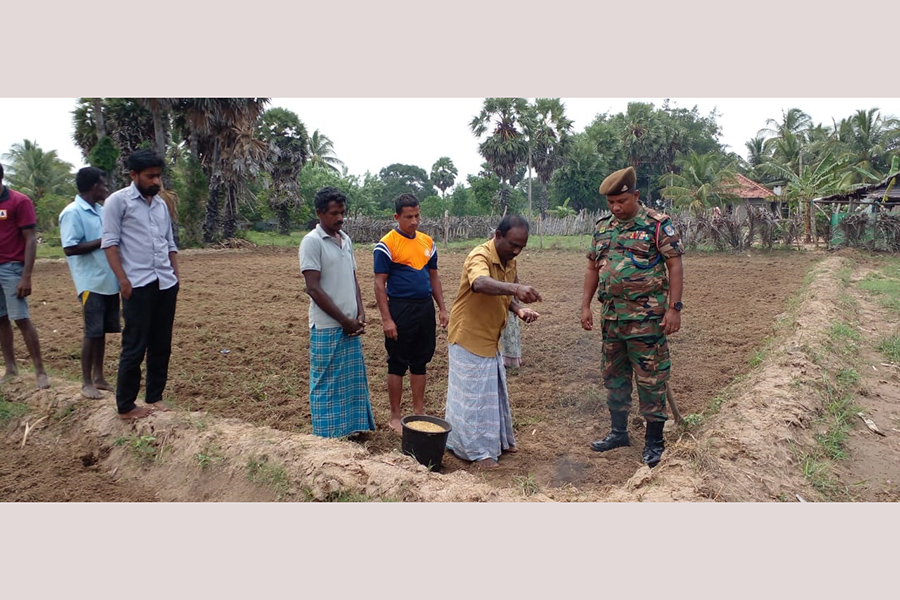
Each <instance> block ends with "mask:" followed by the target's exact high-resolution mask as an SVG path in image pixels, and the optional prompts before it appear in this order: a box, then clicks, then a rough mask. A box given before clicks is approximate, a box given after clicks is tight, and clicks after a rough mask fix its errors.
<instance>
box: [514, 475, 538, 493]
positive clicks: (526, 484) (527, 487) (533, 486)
mask: <svg viewBox="0 0 900 600" xmlns="http://www.w3.org/2000/svg"><path fill="white" fill-rule="evenodd" d="M513 483H515V484H516V487H518V488H519V491H520V492H522V495H523V496H531V495H534V494H537V493H538V485H537V482H535V480H534V475H532V474H530V473H529V474H528V476H527V477H526V476H524V475H516V476H514V477H513Z"/></svg>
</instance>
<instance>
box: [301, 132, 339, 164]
mask: <svg viewBox="0 0 900 600" xmlns="http://www.w3.org/2000/svg"><path fill="white" fill-rule="evenodd" d="M309 163H310V165H312V166H317V167H327V168H329V169H332V170H333V171H336V172H338V173H340V172H341V169H340V168H341V167H343V166H344V163H343V162H342V161H341V160H340V159H339V158H338V157H337V156H335V154H334V142H332V141H331V139H329V137H328V136H327V135H325V134H323V133H319V130H318V129H316V130H315V131H313V132H312V135H311V136H309Z"/></svg>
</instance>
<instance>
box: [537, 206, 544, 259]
mask: <svg viewBox="0 0 900 600" xmlns="http://www.w3.org/2000/svg"><path fill="white" fill-rule="evenodd" d="M538 237H539V238H540V242H539V243H538V249H540V250H543V249H544V214H543V211H541V214H540V215H538Z"/></svg>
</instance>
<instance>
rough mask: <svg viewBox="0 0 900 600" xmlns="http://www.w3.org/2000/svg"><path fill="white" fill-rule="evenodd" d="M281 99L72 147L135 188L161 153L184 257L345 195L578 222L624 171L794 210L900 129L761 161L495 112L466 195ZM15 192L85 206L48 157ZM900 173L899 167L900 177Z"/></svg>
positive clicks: (875, 113)
mask: <svg viewBox="0 0 900 600" xmlns="http://www.w3.org/2000/svg"><path fill="white" fill-rule="evenodd" d="M269 104H270V99H268V98H81V99H79V100H78V102H77V105H76V106H75V108H74V110H73V111H72V123H73V134H72V137H73V140H74V141H75V143H76V145H77V146H78V147H79V148H80V150H81V152H82V154H83V156H84V160H85V162H86V163H88V164H90V165H93V166H97V167H99V168H102V169H104V170H105V171H107V173H109V174H110V179H111V181H110V187H111V188H112V189H115V187H116V186H124V185H127V184H128V183H130V179H129V177H128V173H127V169H126V167H125V161H126V160H127V157H128V156H129V155H130V154H131V153H132V152H134V151H135V150H137V149H138V148H145V147H149V148H152V149H154V150H155V151H156V152H158V153H159V154H160V155H162V156H164V157H165V159H166V162H167V165H168V168H167V169H166V172H165V178H164V182H163V184H164V191H163V192H162V195H163V196H164V198H165V199H166V201H167V202H168V203H169V205H170V207H171V208H172V210H173V213H175V214H176V219H177V222H178V226H179V227H178V229H179V232H180V241H181V243H182V245H195V244H202V243H212V242H216V241H219V240H222V239H226V238H231V237H234V236H235V235H237V234H238V231H239V229H240V228H241V227H242V226H244V225H246V224H257V226H262V227H271V228H274V229H276V230H277V231H279V232H280V233H283V234H286V233H289V232H290V230H291V229H298V228H306V227H308V225H309V223H310V221H311V219H313V218H314V211H313V208H312V199H313V196H314V195H315V191H316V190H317V189H319V188H321V187H322V186H324V185H334V186H336V187H339V188H341V189H342V190H343V191H344V192H345V193H346V194H347V196H348V199H349V206H348V208H349V210H350V213H351V215H352V216H360V215H365V216H389V215H390V214H392V213H393V199H394V198H395V197H396V196H398V195H399V194H402V193H406V192H411V193H414V194H416V195H417V196H418V197H419V199H420V201H421V206H422V212H423V215H425V216H427V217H440V216H442V215H443V214H444V212H445V211H447V212H449V213H450V214H451V215H456V216H466V215H470V216H479V215H493V214H501V213H503V212H504V211H508V210H511V211H515V212H522V213H526V214H532V215H536V214H538V213H540V214H544V215H546V214H548V213H552V214H554V215H555V216H560V217H564V216H566V215H568V214H572V213H575V212H578V211H580V210H582V209H586V210H590V211H594V210H604V209H605V208H606V203H605V199H604V198H603V197H602V196H600V194H599V193H598V191H597V186H598V185H599V182H600V181H602V180H603V178H604V177H605V176H606V175H608V174H609V173H610V172H612V171H614V170H616V169H620V168H622V167H623V166H626V165H632V166H634V167H635V169H636V170H637V174H638V182H637V183H638V187H639V188H640V189H641V197H642V199H643V200H644V201H645V202H646V203H648V204H650V205H652V206H657V207H666V208H671V207H673V206H674V207H678V208H687V207H690V208H695V209H702V208H707V207H712V206H717V205H722V204H726V203H729V202H732V201H733V200H734V197H733V196H732V195H731V192H730V190H731V189H732V187H731V186H733V184H734V179H735V176H736V175H737V174H738V173H740V174H743V175H745V176H747V177H749V178H750V179H752V180H754V181H757V182H759V183H761V184H763V185H765V186H767V187H770V188H774V187H780V188H781V190H782V196H783V198H782V199H784V200H787V201H788V202H796V201H797V200H800V199H808V198H812V197H816V196H821V195H826V194H831V193H835V192H841V191H846V190H849V189H851V188H852V187H853V186H855V185H859V184H865V183H871V182H874V181H879V180H881V179H883V178H884V177H885V176H887V175H888V174H890V173H891V172H892V165H891V162H892V158H893V157H895V156H897V155H898V148H900V122H898V120H897V119H896V118H895V117H893V116H890V115H882V114H881V113H880V111H879V109H878V108H869V109H861V110H858V111H857V112H856V113H854V114H852V115H850V116H849V117H847V118H845V119H842V120H840V121H835V122H833V123H832V124H830V125H829V124H815V123H813V121H812V119H811V118H810V116H809V115H808V114H806V113H805V112H803V111H802V110H801V109H799V108H790V109H788V110H786V111H784V112H783V113H782V115H781V116H780V118H773V119H768V120H767V121H766V123H765V124H764V125H765V126H764V127H763V128H761V129H760V131H759V133H758V134H757V136H756V137H754V138H753V139H752V140H749V141H747V142H746V150H747V158H746V159H744V158H743V157H741V156H740V155H738V154H737V153H735V152H733V151H730V150H728V149H727V148H726V147H724V146H723V145H722V143H721V142H720V136H721V129H720V126H719V124H718V122H717V118H718V117H719V116H720V115H719V114H717V113H716V112H715V111H713V112H710V113H708V114H701V113H700V112H699V111H698V109H697V108H696V107H694V108H692V109H686V108H676V107H673V106H671V104H670V103H669V101H664V102H663V103H662V105H661V106H658V107H657V106H655V105H654V104H652V103H643V102H631V103H629V104H628V105H627V108H626V110H625V111H624V112H620V113H615V114H611V113H598V114H597V115H596V117H595V118H594V120H593V121H592V122H591V123H589V124H588V125H587V126H586V127H585V128H584V129H583V130H582V131H580V132H574V131H573V123H572V121H571V120H570V119H569V118H568V117H567V116H566V111H565V105H564V104H563V103H562V102H561V101H560V99H559V98H536V99H533V100H527V99H525V98H485V99H484V101H483V104H482V109H481V111H480V112H479V114H477V115H473V116H472V118H471V120H470V121H469V123H468V124H465V123H460V126H461V127H464V126H468V129H469V131H470V132H471V134H472V135H473V136H474V137H475V138H476V139H477V140H478V151H479V153H480V155H481V157H482V158H483V160H484V162H483V164H482V169H481V171H480V172H479V173H477V174H475V175H469V176H467V177H466V178H465V180H460V179H459V178H458V170H457V169H456V167H455V166H454V164H453V161H452V159H451V158H450V157H447V156H444V157H440V158H439V159H438V160H437V161H435V163H434V164H433V165H431V167H430V169H426V168H424V167H422V166H419V165H408V164H400V163H395V164H391V165H387V166H385V167H384V168H382V169H381V170H380V171H379V172H378V173H371V172H366V173H365V174H364V175H362V176H358V175H352V174H350V173H349V172H348V169H347V166H346V165H344V163H343V162H342V161H341V160H340V159H339V158H338V156H337V155H336V153H335V148H334V144H333V142H332V141H331V140H330V139H329V138H328V136H327V135H325V134H324V133H323V132H320V131H319V130H314V131H312V132H311V133H310V132H309V131H308V128H307V126H306V124H305V123H304V121H303V120H301V118H300V117H299V116H298V115H297V114H295V113H293V112H292V111H290V110H287V109H284V108H280V107H269V106H268V105H269ZM3 159H4V164H6V165H8V166H7V178H8V180H9V182H10V184H11V185H12V186H13V187H14V188H16V189H19V190H20V191H22V192H23V193H26V194H28V195H29V196H31V198H32V200H34V201H35V207H36V211H37V213H38V220H39V226H40V227H41V228H42V229H44V228H48V227H49V228H52V227H53V225H55V216H56V215H58V213H59V211H60V210H61V209H62V207H63V206H64V205H65V203H67V202H69V201H71V197H72V196H73V195H74V193H75V191H74V186H73V177H72V171H73V167H72V165H70V164H68V163H65V162H63V161H61V160H60V159H59V158H58V157H57V156H56V152H55V151H53V150H50V151H44V150H43V149H41V148H40V147H38V146H37V144H35V143H34V142H31V141H29V140H24V141H23V143H21V144H14V145H13V147H12V148H11V149H10V151H9V152H8V153H6V154H4V155H3ZM893 170H894V171H895V170H896V168H894V169H893Z"/></svg>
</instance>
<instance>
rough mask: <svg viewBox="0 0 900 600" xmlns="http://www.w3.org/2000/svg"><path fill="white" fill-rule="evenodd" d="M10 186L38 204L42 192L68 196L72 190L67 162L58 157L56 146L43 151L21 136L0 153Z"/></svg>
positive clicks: (70, 171)
mask: <svg viewBox="0 0 900 600" xmlns="http://www.w3.org/2000/svg"><path fill="white" fill-rule="evenodd" d="M3 159H4V161H6V164H7V165H8V166H7V168H6V169H4V170H5V176H6V178H7V179H9V183H10V186H11V187H12V188H14V189H15V190H17V191H19V192H21V193H23V194H25V195H26V196H28V197H29V198H31V200H32V201H33V202H34V204H35V205H37V204H39V203H40V201H41V199H42V198H43V197H44V196H47V195H50V194H54V195H59V196H68V195H70V194H71V193H72V192H73V191H74V188H73V185H72V182H73V177H72V169H73V168H74V167H73V166H72V165H71V164H69V163H67V162H65V161H63V160H60V158H59V157H58V156H57V155H56V150H50V151H48V152H44V150H43V149H41V147H40V146H38V145H37V142H35V141H32V140H23V141H22V143H21V144H13V145H12V147H11V148H10V150H9V152H8V153H6V154H4V155H3Z"/></svg>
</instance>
